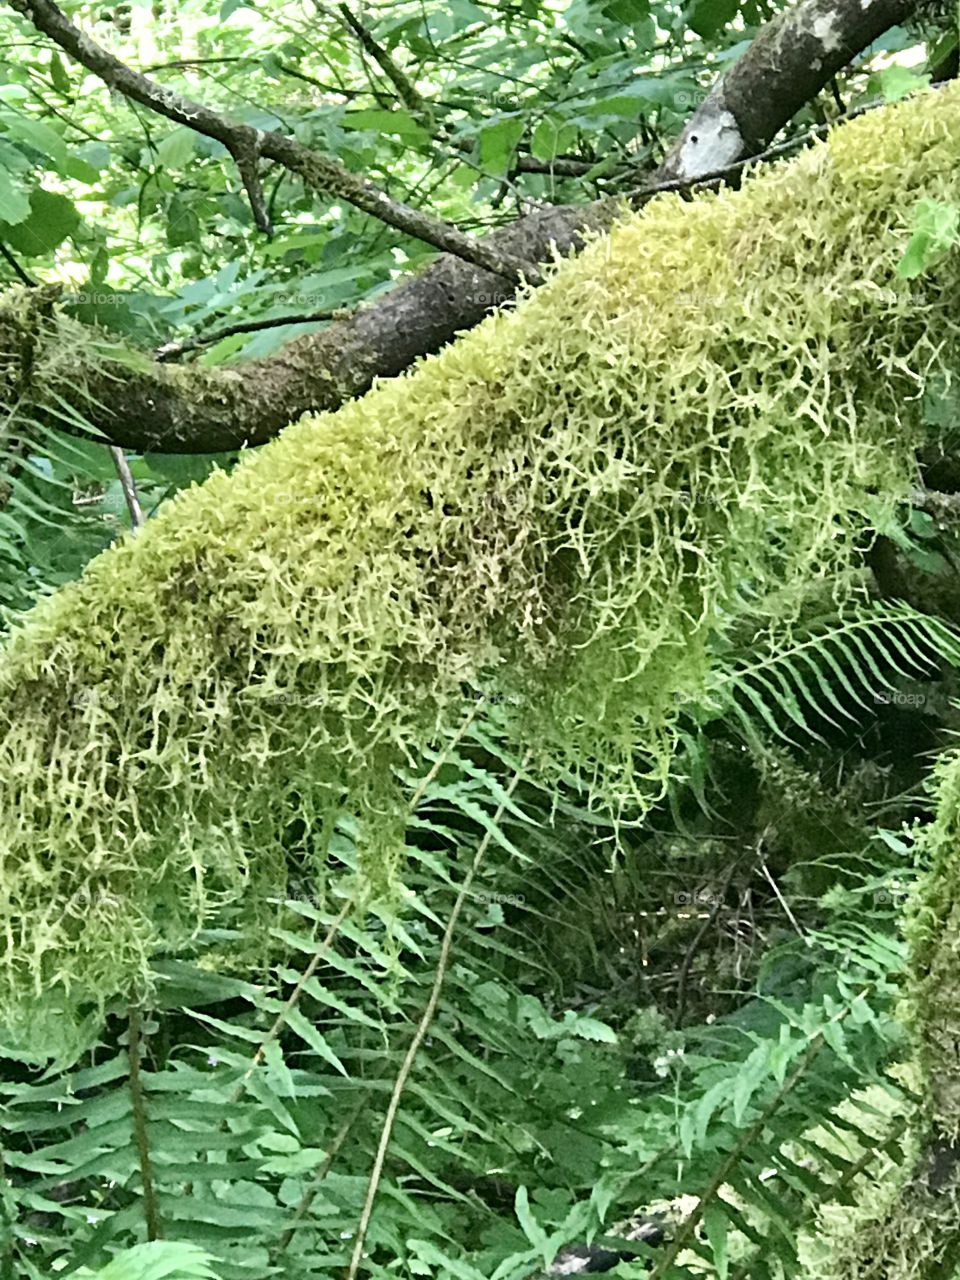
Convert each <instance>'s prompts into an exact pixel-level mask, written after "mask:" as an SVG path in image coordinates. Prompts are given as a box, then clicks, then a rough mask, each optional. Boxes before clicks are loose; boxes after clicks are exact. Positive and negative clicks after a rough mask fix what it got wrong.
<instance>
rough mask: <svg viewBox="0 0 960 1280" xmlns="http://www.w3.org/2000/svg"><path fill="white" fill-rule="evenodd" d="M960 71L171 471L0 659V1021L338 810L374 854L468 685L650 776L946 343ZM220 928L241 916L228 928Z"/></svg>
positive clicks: (200, 909) (146, 939)
mask: <svg viewBox="0 0 960 1280" xmlns="http://www.w3.org/2000/svg"><path fill="white" fill-rule="evenodd" d="M958 159H960V90H958V89H956V88H948V89H945V90H943V91H940V92H938V93H937V94H936V95H935V96H933V95H931V96H929V97H922V98H918V99H916V100H913V101H910V102H907V103H903V104H898V105H897V106H895V107H890V108H887V109H884V110H883V111H880V112H876V113H872V114H870V115H868V116H865V117H863V118H861V119H859V120H857V121H855V122H853V123H851V124H849V125H847V126H845V127H844V128H843V129H842V130H838V131H837V132H836V133H835V134H834V135H833V136H832V137H831V138H830V140H829V142H828V143H827V144H825V145H822V146H818V147H816V148H814V149H812V150H810V151H808V152H806V153H805V154H804V155H802V156H801V157H800V158H799V159H797V160H796V161H795V162H793V163H792V164H789V165H782V166H779V167H777V168H774V169H770V170H767V171H765V172H764V173H763V174H762V175H761V176H759V177H757V178H755V179H753V180H752V181H750V182H748V183H747V185H746V186H745V188H744V189H743V190H742V191H740V192H736V193H734V192H724V193H721V194H717V195H710V196H705V197H703V198H701V199H699V200H697V201H696V202H695V203H693V204H683V203H681V202H680V201H679V199H678V198H676V197H673V196H670V197H664V198H661V199H658V200H657V201H655V202H654V203H652V204H651V205H649V206H648V207H647V208H646V209H645V210H644V211H643V212H642V213H640V214H639V215H636V216H633V217H630V218H628V219H626V220H625V221H624V222H623V224H622V225H620V226H619V227H617V228H616V229H615V230H614V231H613V233H612V234H611V235H609V236H606V237H604V238H602V239H598V240H597V241H595V242H594V243H593V244H592V245H590V246H589V247H588V249H587V251H586V252H584V253H583V254H582V255H581V256H580V257H579V258H577V259H575V260H573V261H570V262H568V263H565V264H563V265H561V266H559V267H558V268H557V269H556V271H555V272H554V274H553V276H552V278H551V279H550V280H549V281H548V282H547V284H546V285H545V286H544V287H542V288H541V289H539V290H537V291H536V292H535V293H533V294H532V295H531V296H529V297H528V298H526V299H525V300H524V301H523V302H522V303H521V304H520V305H519V306H518V307H517V308H516V310H513V311H509V312H507V313H504V314H501V315H498V316H496V317H493V318H491V319H490V320H488V321H487V322H486V323H485V324H483V325H482V326H481V327H480V328H479V329H477V330H475V331H474V332H472V333H470V334H468V335H466V336H465V337H463V338H462V339H461V340H459V341H458V342H457V343H456V344H454V345H453V346H451V347H450V348H448V349H447V350H446V351H444V352H443V353H442V354H441V355H440V356H438V357H436V358H432V359H429V360H425V361H424V362H422V363H421V364H420V365H419V366H418V367H417V368H416V369H415V370H414V371H413V372H412V373H410V374H409V375H408V376H406V377H403V378H398V379H394V380H392V381H389V382H385V383H383V384H381V385H379V386H378V387H377V388H375V389H374V390H373V391H372V392H371V393H370V394H369V395H367V396H365V397H364V398H363V399H362V400H360V401H358V402H355V403H351V404H348V405H346V406H345V407H344V408H343V409H341V410H340V411H339V412H338V413H336V414H331V415H325V416H320V417H314V418H308V419H305V420H303V421H301V422H299V423H297V424H296V425H294V426H292V427H290V428H289V429H288V430H287V431H286V432H285V433H284V434H283V436H282V438H281V439H279V440H278V441H276V442H274V443H273V444H271V445H270V446H268V447H266V448H265V449H263V450H262V451H260V452H259V453H257V454H256V455H255V456H251V457H250V458H248V459H247V460H246V462H245V463H244V464H243V465H241V466H240V468H239V469H238V471H237V472H236V473H235V474H234V475H232V476H230V477H228V476H226V475H225V474H215V475H213V476H212V477H211V478H210V479H209V480H208V481H207V483H206V484H204V485H203V486H201V487H198V488H195V489H192V490H190V491H188V492H185V493H182V494H180V495H179V496H178V497H177V498H176V499H174V500H173V501H172V502H170V503H169V504H168V505H167V506H166V507H165V509H164V511H163V512H162V513H161V515H160V516H159V518H158V519H156V520H154V521H152V522H151V524H150V526H149V527H148V528H147V529H146V530H145V531H144V532H143V534H142V535H141V536H140V537H138V538H137V539H136V540H132V541H126V542H124V543H122V544H121V545H118V546H116V547H115V548H113V549H111V550H110V551H109V552H107V553H106V554H105V555H103V556H100V557H98V558H97V559H96V560H95V561H94V562H93V563H92V564H91V565H90V566H89V567H88V569H87V571H86V572H85V573H84V575H83V577H82V578H81V580H80V581H78V582H77V583H75V584H73V585H71V586H69V587H67V588H65V589H63V590H61V591H60V592H58V593H57V594H56V595H55V596H54V597H52V598H51V599H49V600H46V601H44V602H43V603H41V604H40V605H39V606H38V607H37V608H35V609H34V610H33V611H32V612H31V613H30V614H29V615H27V616H26V618H25V619H24V621H23V624H22V626H21V627H20V628H19V630H18V631H17V632H16V634H14V635H13V637H12V638H11V640H10V642H9V643H8V645H7V646H6V651H5V654H4V656H3V658H2V663H0V740H2V746H0V842H2V843H0V930H2V935H3V938H4V946H3V954H2V957H0V1011H2V1012H3V1013H5V1014H6V1015H12V1014H14V1013H15V1012H16V1011H17V1010H22V1009H23V1007H24V1006H25V1002H27V1001H28V1000H29V998H30V997H31V995H32V994H35V993H38V992H40V991H41V990H45V991H49V990H50V989H51V988H53V987H59V988H63V989H64V990H67V991H68V992H69V995H70V998H71V999H78V1000H79V999H89V998H91V997H97V996H99V997H103V996H107V995H109V994H111V993H112V992H116V991H119V990H121V989H123V988H125V987H126V986H127V985H128V984H129V983H130V982H131V981H135V980H137V979H139V978H142V976H143V974H144V973H145V966H146V962H147V958H148V956H149V954H150V953H151V951H153V950H154V949H155V948H156V947H157V946H168V947H169V946H177V945H179V944H180V942H182V941H183V940H184V939H185V938H186V937H188V936H189V935H190V934H191V933H192V932H193V931H194V930H196V929H197V928H198V927H199V925H200V924H201V923H206V922H217V921H218V920H221V919H224V918H227V917H226V915H225V914H224V913H234V914H233V915H230V917H229V918H231V919H239V920H240V921H243V920H246V922H247V923H248V924H249V925H250V927H255V926H257V925H258V924H262V923H263V921H264V920H265V918H266V913H267V908H266V906H265V901H266V898H267V897H268V896H269V895H270V894H271V893H274V892H276V890H277V888H278V887H280V886H281V885H282V883H283V877H284V874H285V867H286V865H287V863H288V859H289V858H290V857H296V856H299V855H301V854H303V855H304V856H306V855H307V854H309V853H310V851H311V850H312V851H314V852H316V851H317V850H319V851H320V856H321V859H322V851H323V849H324V848H325V835H324V832H325V830H326V829H327V827H326V826H325V824H326V823H328V821H329V819H330V818H331V816H332V815H333V814H334V813H335V812H337V811H339V810H341V809H343V808H346V809H347V810H349V811H352V812H355V813H356V814H357V815H359V817H360V819H361V829H362V831H363V832H364V839H365V849H364V852H365V866H366V868H367V871H368V874H370V875H372V876H376V875H378V874H381V873H382V874H383V875H386V874H388V872H389V866H390V863H391V861H392V860H393V859H394V858H395V857H396V856H397V850H398V848H399V843H400V839H401V835H402V830H403V807H404V803H405V798H404V796H403V795H402V793H401V791H400V790H399V788H398V787H397V785H396V783H395V780H394V778H395V775H394V772H393V771H394V769H395V766H396V765H397V764H398V763H399V762H401V761H403V760H404V759H416V757H417V756H418V753H419V752H420V751H421V749H422V748H423V747H424V745H425V744H427V743H429V742H430V741H431V740H432V739H434V738H435V736H436V734H437V732H438V730H439V729H440V728H441V727H443V726H450V725H455V724H456V723H458V722H459V721H460V720H461V719H462V717H463V716H464V714H465V713H466V711H467V710H468V708H469V707H471V706H472V705H473V704H472V703H471V702H467V701H466V700H465V698H464V685H463V682H464V681H465V680H480V681H491V680H492V681H496V683H497V685H498V686H499V687H500V688H502V689H503V690H504V692H506V693H508V694H516V695H518V696H517V697H516V698H515V699H507V700H506V701H505V702H504V703H503V705H502V708H501V710H502V711H503V712H504V714H506V715H508V716H510V717H511V718H512V732H513V733H514V734H515V735H516V737H517V738H518V740H519V739H522V740H524V741H525V742H527V743H531V742H532V743H534V744H536V756H535V759H534V767H535V768H537V769H539V770H540V772H541V774H542V775H543V776H544V777H545V778H546V779H548V780H549V779H550V778H552V777H554V776H556V775H557V774H558V773H559V772H560V771H563V770H567V771H572V772H573V773H575V774H576V775H578V776H579V777H580V778H581V779H582V780H583V781H584V782H585V783H586V784H587V785H588V786H589V787H590V788H591V789H592V794H593V796H594V801H595V803H597V804H598V805H599V804H613V805H616V804H617V803H619V802H620V801H621V800H622V799H623V798H624V797H632V798H634V799H640V800H642V801H649V800H650V799H651V798H652V797H653V796H655V795H656V794H657V793H658V791H659V790H660V788H661V787H662V785H663V780H664V778H665V777H666V774H667V771H668V768H669V761H670V756H671V751H672V748H673V743H674V732H675V726H674V717H675V707H676V706H677V704H678V702H679V701H684V700H688V699H690V698H693V697H695V696H696V695H697V693H698V692H699V691H700V690H701V687H702V684H703V680H704V674H705V672H706V670H707V668H708V664H709V661H710V652H711V646H712V644H713V642H714V638H715V637H716V636H717V634H718V633H719V632H720V631H722V630H723V629H724V628H725V627H727V626H728V625H729V624H730V622H731V620H735V619H745V618H755V619H756V620H757V621H758V622H760V623H762V624H765V625H768V626H772V627H774V628H778V629H783V630H787V629H789V627H790V625H791V623H792V621H793V620H794V619H795V618H796V617H797V615H798V612H799V610H800V609H801V608H802V607H803V605H804V602H805V600H806V599H807V598H808V596H809V594H810V593H811V592H812V591H822V589H823V584H824V583H825V582H829V583H834V584H835V589H836V591H837V593H838V595H842V594H844V593H845V592H849V591H851V590H854V589H855V588H856V582H855V579H854V576H853V575H852V572H851V568H850V566H851V564H852V561H853V550H854V546H855V543H856V541H857V539H858V538H859V537H860V536H861V533H862V530H863V528H864V527H865V526H869V525H870V524H872V523H876V522H879V521H883V520H886V519H888V518H890V517H891V516H892V513H893V511H894V508H895V505H896V503H897V501H898V500H899V499H900V498H901V497H902V496H903V494H904V493H905V492H906V491H907V490H908V488H909V485H910V472H911V467H910V461H911V439H912V438H913V436H914V433H915V431H916V429H917V426H918V422H919V409H918V404H919V402H918V400H917V398H916V397H917V396H918V393H919V392H920V391H921V389H922V387H923V384H924V380H925V378H926V377H927V376H928V375H929V374H930V373H931V372H938V373H944V372H946V371H947V370H949V368H950V365H951V363H952V362H954V361H955V358H956V355H957V349H958V322H960V311H958V303H957V299H958V298H960V292H958V285H960V263H958V262H957V260H956V257H955V256H950V257H948V258H947V259H945V260H944V262H943V263H941V264H939V265H938V267H937V268H936V271H935V274H934V275H932V276H931V277H930V278H929V279H927V280H924V281H921V282H911V283H910V284H907V283H906V282H903V281H900V280H899V279H898V278H897V276H896V274H895V268H896V263H897V261H898V259H899V257H900V255H901V253H902V251H903V247H904V245H905V243H906V240H907V239H908V238H909V216H910V210H911V208H912V207H913V204H914V203H915V201H916V200H917V199H920V198H922V197H928V198H931V197H932V198H938V197H940V198H946V197H947V196H948V195H949V194H950V193H952V191H953V186H954V176H953V175H954V173H955V170H956V164H957V161H958ZM237 913H239V914H237Z"/></svg>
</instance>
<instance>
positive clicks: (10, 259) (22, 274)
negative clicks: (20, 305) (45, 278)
mask: <svg viewBox="0 0 960 1280" xmlns="http://www.w3.org/2000/svg"><path fill="white" fill-rule="evenodd" d="M0 258H3V260H4V262H6V263H8V265H9V266H10V267H12V269H13V272H14V274H15V275H16V277H17V279H18V280H19V281H20V283H21V284H25V285H26V286H27V287H28V288H29V289H35V288H36V287H37V282H36V280H31V278H30V276H28V275H27V273H26V271H24V269H23V267H21V265H20V263H19V262H18V261H17V260H16V258H15V257H14V256H13V254H12V253H11V252H10V250H9V249H8V248H7V246H6V245H5V244H4V243H3V241H2V240H0Z"/></svg>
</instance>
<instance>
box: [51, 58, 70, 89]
mask: <svg viewBox="0 0 960 1280" xmlns="http://www.w3.org/2000/svg"><path fill="white" fill-rule="evenodd" d="M50 79H51V80H52V81H53V87H54V88H55V89H56V90H57V92H58V93H69V92H70V77H69V75H67V69H66V67H65V66H64V65H63V59H62V58H61V57H60V55H59V53H54V54H53V55H52V56H51V58H50Z"/></svg>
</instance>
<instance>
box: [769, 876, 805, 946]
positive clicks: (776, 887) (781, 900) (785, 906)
mask: <svg viewBox="0 0 960 1280" xmlns="http://www.w3.org/2000/svg"><path fill="white" fill-rule="evenodd" d="M760 870H761V871H762V872H763V874H764V876H765V877H766V880H767V883H768V884H769V885H770V888H771V889H772V890H773V892H774V893H775V894H776V895H777V901H778V902H779V903H780V905H781V907H783V910H784V912H785V914H786V917H787V919H788V920H789V921H790V923H791V924H792V925H793V927H794V929H795V930H796V931H797V934H798V936H799V937H800V938H802V939H803V941H804V942H805V943H806V944H807V946H808V947H809V946H810V945H811V943H810V939H809V938H808V937H807V935H806V934H805V933H804V932H803V930H802V929H801V928H800V925H799V923H798V921H797V917H796V916H795V915H794V914H793V912H792V911H791V909H790V904H789V902H787V900H786V898H785V897H784V896H783V894H782V893H781V892H780V886H779V885H778V884H777V882H776V880H774V878H773V876H772V875H771V874H770V872H769V870H768V869H767V864H766V863H765V862H764V860H763V859H762V858H761V859H760Z"/></svg>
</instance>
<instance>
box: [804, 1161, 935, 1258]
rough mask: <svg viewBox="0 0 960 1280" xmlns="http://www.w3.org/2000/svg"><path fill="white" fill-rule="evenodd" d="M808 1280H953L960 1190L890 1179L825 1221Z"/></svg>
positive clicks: (814, 1252)
mask: <svg viewBox="0 0 960 1280" xmlns="http://www.w3.org/2000/svg"><path fill="white" fill-rule="evenodd" d="M821 1228H822V1233H821V1236H820V1238H819V1239H818V1241H817V1247H816V1249H813V1250H810V1251H809V1252H810V1254H811V1255H812V1256H810V1257H808V1259H807V1265H806V1266H805V1267H804V1273H803V1274H804V1277H805V1280H953V1277H954V1276H955V1275H956V1268H957V1265H958V1263H960V1253H958V1241H960V1188H958V1187H957V1185H956V1184H955V1183H951V1184H950V1185H948V1186H944V1187H942V1188H940V1189H939V1190H937V1191H934V1190H932V1189H931V1188H930V1187H929V1186H928V1185H925V1183H924V1181H923V1180H922V1179H916V1178H914V1177H912V1176H911V1177H908V1178H907V1179H906V1180H905V1179H904V1178H903V1177H901V1178H899V1179H898V1178H897V1177H896V1176H890V1177H887V1178H884V1179H883V1181H882V1182H881V1183H879V1184H876V1183H875V1184H874V1185H872V1186H871V1187H870V1188H869V1189H868V1190H867V1191H865V1192H864V1193H863V1196H862V1198H861V1200H860V1202H859V1203H858V1204H857V1205H856V1206H855V1207H853V1208H850V1207H848V1206H842V1207H839V1206H838V1207H837V1211H836V1213H835V1214H830V1213H825V1214H823V1215H822V1216H821Z"/></svg>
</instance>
